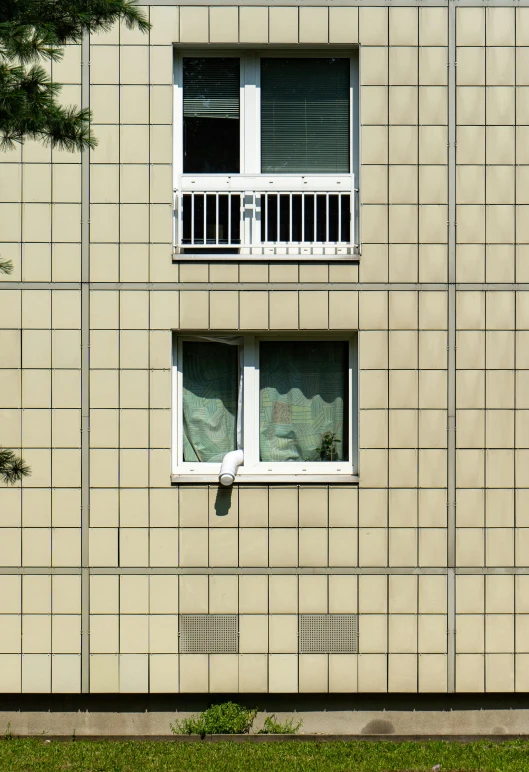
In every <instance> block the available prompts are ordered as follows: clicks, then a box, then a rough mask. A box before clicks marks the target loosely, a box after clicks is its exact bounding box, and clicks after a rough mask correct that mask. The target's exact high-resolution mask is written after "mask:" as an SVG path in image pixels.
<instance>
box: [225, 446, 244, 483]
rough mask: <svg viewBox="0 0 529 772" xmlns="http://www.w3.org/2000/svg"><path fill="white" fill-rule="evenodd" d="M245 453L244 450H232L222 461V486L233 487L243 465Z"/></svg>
mask: <svg viewBox="0 0 529 772" xmlns="http://www.w3.org/2000/svg"><path fill="white" fill-rule="evenodd" d="M243 459H244V453H243V451H242V450H230V452H229V453H226V455H225V456H224V458H223V459H222V464H221V466H220V474H219V482H220V484H221V485H224V486H226V487H229V486H230V485H233V481H234V480H235V475H236V474H237V470H238V468H239V467H240V465H241V464H242V462H243Z"/></svg>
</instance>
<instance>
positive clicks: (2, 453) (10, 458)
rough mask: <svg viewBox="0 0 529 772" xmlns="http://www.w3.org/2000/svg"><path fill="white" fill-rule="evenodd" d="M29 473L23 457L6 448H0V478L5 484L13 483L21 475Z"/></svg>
mask: <svg viewBox="0 0 529 772" xmlns="http://www.w3.org/2000/svg"><path fill="white" fill-rule="evenodd" d="M30 474H31V469H30V467H29V466H28V465H27V464H26V463H25V461H24V459H23V458H21V457H20V456H17V455H16V454H15V453H13V451H12V450H8V449H7V448H0V480H2V482H4V483H6V484H7V485H14V484H15V483H16V482H18V481H19V480H21V479H22V478H23V477H27V476H28V475H30Z"/></svg>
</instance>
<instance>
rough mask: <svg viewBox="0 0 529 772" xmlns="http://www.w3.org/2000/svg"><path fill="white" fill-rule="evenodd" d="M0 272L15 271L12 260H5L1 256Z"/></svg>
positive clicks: (8, 272)
mask: <svg viewBox="0 0 529 772" xmlns="http://www.w3.org/2000/svg"><path fill="white" fill-rule="evenodd" d="M0 273H5V274H10V273H13V263H12V262H11V260H4V258H2V257H0Z"/></svg>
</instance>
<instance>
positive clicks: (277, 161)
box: [174, 50, 358, 259]
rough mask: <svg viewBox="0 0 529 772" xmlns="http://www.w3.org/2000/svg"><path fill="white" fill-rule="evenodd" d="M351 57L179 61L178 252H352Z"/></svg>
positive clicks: (250, 55)
mask: <svg viewBox="0 0 529 772" xmlns="http://www.w3.org/2000/svg"><path fill="white" fill-rule="evenodd" d="M348 53H349V55H347V56H346V55H345V53H343V52H339V51H335V52H333V54H332V55H329V51H328V50H327V51H325V52H318V51H314V52H308V51H301V52H286V53H284V52H281V53H280V52H267V53H266V54H260V53H259V52H247V53H245V54H243V55H240V54H224V53H222V54H219V52H216V53H215V54H212V53H211V52H208V53H197V54H191V53H189V54H186V53H183V54H182V53H180V54H179V55H177V57H176V65H175V82H176V94H175V183H174V187H175V194H176V195H175V248H176V251H177V252H179V253H180V254H186V253H190V254H194V255H196V254H200V253H207V254H213V255H215V254H216V255H217V256H218V255H221V254H225V253H237V254H239V255H248V256H254V255H266V256H267V257H268V258H272V259H273V256H274V255H277V256H280V255H281V257H282V259H285V258H286V259H289V257H288V256H289V255H292V256H293V257H292V258H291V259H295V256H296V255H297V256H298V257H299V256H300V255H303V256H304V257H309V258H310V257H311V256H312V255H314V256H319V257H320V258H321V256H322V255H325V256H326V257H329V256H332V255H335V256H344V257H345V256H348V255H351V254H354V253H355V246H356V241H355V230H356V229H355V220H356V211H357V205H356V203H355V183H354V169H355V167H356V166H357V160H358V159H357V155H358V154H357V151H356V147H357V143H358V136H357V132H356V131H355V123H354V121H353V119H352V117H353V115H357V114H358V110H357V107H356V104H355V100H356V99H357V94H358V89H357V88H356V86H355V83H356V78H357V74H356V73H357V71H356V57H355V56H352V55H351V54H350V52H348Z"/></svg>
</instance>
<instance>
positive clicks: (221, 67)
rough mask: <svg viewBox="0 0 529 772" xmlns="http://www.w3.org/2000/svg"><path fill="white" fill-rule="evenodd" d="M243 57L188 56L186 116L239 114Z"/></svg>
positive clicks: (233, 115) (226, 116)
mask: <svg viewBox="0 0 529 772" xmlns="http://www.w3.org/2000/svg"><path fill="white" fill-rule="evenodd" d="M239 71H240V68H239V59H236V58H217V57H214V58H209V57H203V58H200V59H191V58H185V59H184V118H233V119H238V118H239V103H240V75H239Z"/></svg>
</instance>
